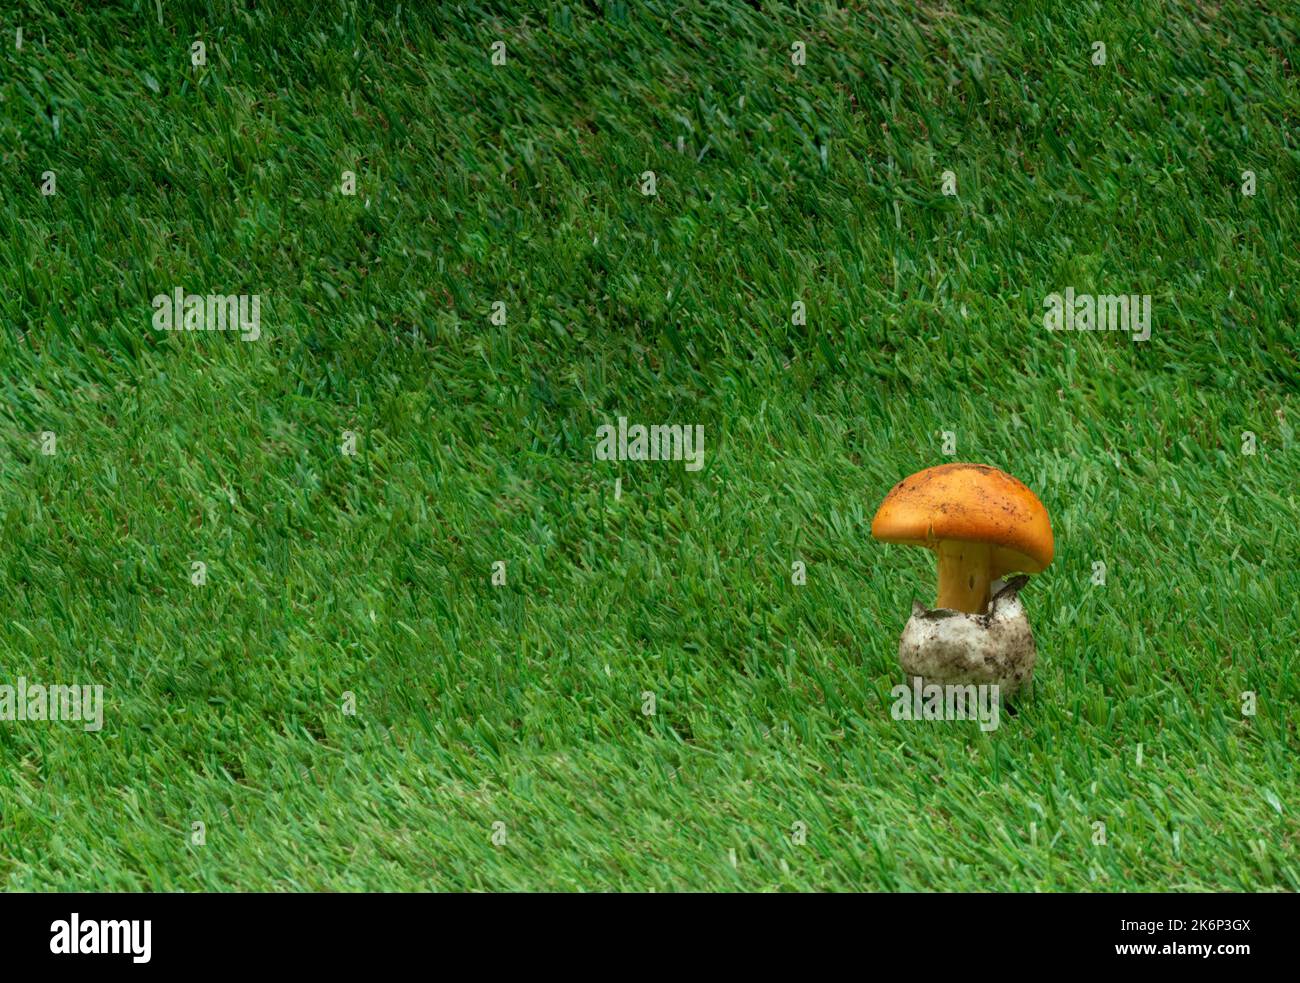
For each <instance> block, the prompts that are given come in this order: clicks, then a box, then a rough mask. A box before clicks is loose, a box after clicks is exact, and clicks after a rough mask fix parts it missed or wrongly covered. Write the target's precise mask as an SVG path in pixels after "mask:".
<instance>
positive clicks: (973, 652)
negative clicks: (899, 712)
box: [871, 464, 1054, 695]
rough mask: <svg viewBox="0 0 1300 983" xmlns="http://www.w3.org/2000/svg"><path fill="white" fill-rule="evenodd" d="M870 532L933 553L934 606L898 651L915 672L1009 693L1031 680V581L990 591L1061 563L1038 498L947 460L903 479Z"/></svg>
mask: <svg viewBox="0 0 1300 983" xmlns="http://www.w3.org/2000/svg"><path fill="white" fill-rule="evenodd" d="M871 535H872V536H873V537H874V538H876V539H879V540H881V541H882V542H886V543H902V544H905V545H910V546H924V547H926V548H927V549H930V550H933V551H934V553H935V557H936V559H937V565H938V573H939V593H938V598H937V600H936V601H935V610H933V611H926V610H925V609H924V608H922V607H921V606H920V605H919V604H918V605H915V606H914V612H913V615H912V618H911V620H910V621H909V622H908V624H907V628H906V629H905V630H904V632H903V639H902V642H901V644H900V647H899V659H900V661H901V662H902V663H903V667H904V669H905V670H906V671H908V672H909V673H913V672H914V673H915V674H917V675H920V676H922V677H925V678H927V679H929V680H931V681H934V682H939V683H962V682H976V683H992V682H998V683H1000V684H1001V685H1002V688H1003V692H1005V693H1006V695H1010V693H1011V692H1014V691H1015V690H1016V689H1018V688H1019V686H1020V685H1021V684H1022V683H1023V682H1027V681H1028V680H1029V679H1031V678H1032V675H1033V665H1034V658H1035V647H1034V640H1033V635H1032V634H1031V633H1030V631H1029V621H1028V618H1027V617H1026V616H1025V613H1024V607H1023V605H1022V604H1021V603H1020V599H1019V597H1018V593H1019V590H1020V588H1021V587H1022V586H1023V585H1024V583H1025V581H1026V580H1027V578H1017V580H1016V581H1014V582H1013V583H1011V584H1010V585H1008V586H1007V587H1005V588H1004V589H1002V590H1001V591H1000V593H999V594H998V596H997V598H996V599H995V601H996V603H995V604H994V606H993V608H992V609H990V606H989V594H990V590H991V588H993V587H996V586H1000V584H999V583H998V582H999V580H1000V578H1002V577H1004V576H1006V575H1007V574H1010V573H1039V572H1041V571H1042V570H1043V569H1044V568H1046V566H1047V565H1048V564H1049V563H1051V562H1052V554H1053V549H1054V546H1053V541H1052V526H1051V523H1050V521H1049V520H1048V517H1047V509H1045V508H1044V507H1043V503H1042V502H1040V501H1039V500H1038V498H1037V496H1035V495H1034V493H1033V492H1032V491H1030V490H1029V489H1028V488H1027V487H1025V485H1024V484H1022V483H1021V482H1019V481H1017V480H1016V479H1015V478H1013V477H1011V475H1009V474H1006V473H1004V472H1002V471H999V470H998V469H997V468H993V467H989V466H988V465H985V464H941V465H939V466H938V467H933V468H926V469H925V470H924V471H918V472H917V473H916V474H914V475H912V476H911V477H908V478H904V479H903V480H902V481H900V482H899V483H898V484H897V485H895V486H894V487H893V488H892V489H891V490H890V492H889V494H888V495H886V496H885V500H884V501H883V502H882V503H881V505H880V508H879V510H877V512H876V517H875V518H874V519H873V520H872V521H871Z"/></svg>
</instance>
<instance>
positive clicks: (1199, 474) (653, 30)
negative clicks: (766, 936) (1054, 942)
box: [0, 0, 1300, 891]
mask: <svg viewBox="0 0 1300 983" xmlns="http://www.w3.org/2000/svg"><path fill="white" fill-rule="evenodd" d="M254 6H256V7H257V8H258V9H244V8H251V7H254ZM759 6H761V7H762V8H763V9H762V10H759V9H756V8H757V7H759ZM162 7H163V10H162V15H161V24H160V23H159V13H158V8H157V5H156V4H155V3H154V2H152V0H137V2H117V3H105V4H102V5H101V4H100V3H97V2H90V0H85V2H80V3H78V2H71V3H68V4H54V3H46V2H43V0H39V2H38V0H33V2H29V3H26V4H19V5H17V7H16V8H15V7H14V6H9V7H7V8H6V9H5V11H4V12H3V15H2V16H0V162H2V164H0V386H2V387H3V392H2V398H0V526H2V528H0V537H2V539H0V542H2V547H0V685H16V683H17V680H18V678H19V677H22V678H24V679H25V680H26V681H27V683H29V684H31V683H39V684H45V685H52V684H95V685H102V686H103V687H104V701H105V705H104V720H103V728H102V730H99V731H97V732H89V733H88V732H86V731H85V729H84V728H83V726H82V725H81V724H80V723H78V722H74V721H58V722H53V721H33V720H26V721H18V720H13V721H0V885H2V886H3V887H5V888H7V889H10V890H55V889H57V890H74V889H75V890H84V889H114V890H240V889H255V890H285V891H296V890H361V889H370V890H404V891H405V890H565V891H568V890H605V889H623V890H656V891H666V890H714V889H721V890H859V889H867V890H890V891H893V890H971V889H983V890H1017V891H1025V890H1098V891H1137V890H1157V891H1163V890H1250V891H1255V890H1262V891H1294V890H1297V889H1300V824H1298V823H1297V816H1298V814H1300V795H1298V794H1297V786H1298V784H1300V754H1298V752H1300V735H1298V734H1297V727H1300V668H1298V667H1297V654H1298V652H1300V601H1298V600H1297V598H1298V597H1300V501H1298V500H1297V475H1300V441H1298V440H1297V436H1298V435H1297V431H1298V430H1300V353H1298V352H1297V337H1298V336H1300V327H1298V325H1300V316H1298V308H1300V303H1298V300H1297V282H1298V281H1300V249H1297V233H1298V232H1300V208H1298V207H1297V188H1298V187H1300V142H1298V141H1300V80H1298V79H1297V74H1296V62H1295V57H1296V53H1297V51H1300V15H1298V14H1297V12H1296V10H1295V8H1294V6H1293V5H1290V4H1286V3H1281V2H1274V0H1269V2H1262V3H1221V4H1202V3H1171V4H1155V3H1138V4H1128V3H1125V4H1118V3H1117V4H1109V3H1107V4H1079V3H1073V2H1062V3H1042V2H1036V0H1030V2H1028V3H1012V2H1006V3H978V4H971V5H966V4H962V5H957V4H947V3H923V4H920V5H913V4H892V3H890V4H885V3H880V4H877V3H853V4H849V5H847V6H845V7H842V8H837V7H834V6H828V5H822V4H801V5H785V4H767V3H763V4H753V5H750V4H742V3H719V4H672V3H663V2H654V0H652V2H644V3H642V2H638V3H630V2H623V0H609V2H604V3H589V4H578V3H569V4H567V5H556V6H554V7H550V6H547V7H543V6H542V5H536V6H535V7H534V6H532V5H524V4H499V5H498V4H479V3H461V4H456V5H454V6H453V5H441V4H432V3H431V4H422V3H416V4H403V5H401V6H400V7H398V6H397V5H395V4H374V5H372V4H368V3H335V2H332V0H331V2H311V3H308V2H300V0H285V2H280V3H275V4H265V5H260V4H259V5H252V4H233V3H225V2H211V3H199V2H173V0H168V2H166V3H165V4H163V5H162ZM65 8H66V9H65ZM19 28H21V30H22V39H21V46H19V45H18V43H17V42H18V36H17V31H18V29H19ZM196 41H201V42H203V44H204V48H203V54H204V57H205V59H206V64H204V65H200V66H195V65H193V64H192V57H193V55H192V47H191V46H192V45H193V44H194V42H196ZM497 42H502V44H503V47H498V48H496V51H497V52H498V54H503V55H504V64H493V53H494V45H495V44H496V43H497ZM796 42H801V43H802V45H803V47H802V49H798V48H797V47H796ZM1096 42H1101V43H1102V44H1104V45H1105V62H1104V64H1097V63H1095V62H1096V61H1097V56H1098V54H1099V49H1097V48H1096V47H1095V43H1096ZM801 52H802V54H801ZM800 57H802V58H803V59H804V64H794V63H793V60H792V59H794V60H797V59H798V58H800ZM497 60H498V61H499V60H500V58H499V57H498V59H497ZM344 171H351V172H353V173H354V174H355V180H356V194H355V195H345V194H343V193H341V190H340V189H341V187H342V183H343V181H344V180H345V179H344V176H343V172H344ZM945 171H950V172H952V174H951V182H950V183H952V182H955V190H956V194H955V195H952V194H944V187H943V185H944V172H945ZM1247 171H1249V172H1251V173H1252V175H1253V178H1252V179H1249V180H1253V188H1252V189H1251V190H1253V191H1254V194H1246V193H1243V187H1244V186H1245V185H1246V183H1247V181H1248V179H1247V178H1246V177H1245V176H1244V174H1243V172H1247ZM47 172H53V175H54V184H53V185H52V186H51V185H50V184H49V179H48V178H47V177H46V173H47ZM646 172H653V174H654V191H655V193H654V194H653V195H650V194H644V193H643V189H645V188H646V187H647V184H646V179H645V174H646ZM44 190H53V191H54V193H53V194H45V193H43V191H44ZM949 190H952V188H951V187H950V189H949ZM178 287H179V288H181V289H182V290H183V291H185V292H192V293H198V294H207V293H215V294H223V295H239V294H244V295H253V294H256V295H258V296H259V297H260V298H261V324H260V338H258V340H256V341H243V340H241V338H240V337H239V336H238V334H235V333H230V332H226V333H219V332H163V331H157V330H155V329H154V327H153V325H152V323H151V319H152V317H153V313H154V312H153V309H152V307H151V298H153V297H154V296H155V295H157V294H169V295H170V294H171V293H172V291H174V290H175V289H176V288H178ZM1067 288H1070V289H1072V290H1073V291H1075V292H1076V293H1078V294H1095V295H1103V294H1121V293H1122V294H1135V295H1150V297H1151V304H1152V322H1151V333H1150V338H1149V339H1148V340H1145V341H1137V340H1134V337H1133V335H1132V333H1125V332H1122V331H1113V332H1100V333H1098V332H1088V333H1082V332H1063V331H1062V332H1053V331H1049V330H1047V329H1046V327H1045V326H1044V323H1043V315H1044V310H1045V308H1044V301H1045V298H1046V297H1048V295H1050V294H1052V293H1054V292H1062V291H1065V290H1066V289H1067ZM796 302H799V303H802V304H803V305H804V306H803V310H804V311H805V312H806V316H804V317H799V316H797V315H798V310H797V309H796V307H795V304H796ZM494 312H495V313H496V316H495V317H494ZM800 322H803V323H800ZM620 416H625V417H627V418H628V419H629V421H630V422H632V423H640V424H644V425H651V424H682V425H692V426H693V425H699V426H702V427H703V432H704V466H703V468H702V469H701V470H699V471H689V470H687V469H686V467H685V466H684V464H683V463H681V462H676V463H674V462H649V461H623V462H619V461H604V460H598V459H597V457H596V444H597V431H598V429H599V428H600V427H601V426H602V425H604V424H616V423H617V420H618V418H619V417H620ZM945 432H946V433H947V434H949V435H950V436H951V442H950V449H952V450H953V453H952V454H946V453H945V446H944V442H945ZM349 433H350V434H351V435H353V436H352V438H351V439H354V440H355V451H356V452H355V454H346V453H344V452H343V448H344V445H345V443H346V442H348V441H349V439H350V438H349V437H348V436H347V434H349ZM48 434H53V435H54V437H53V439H52V440H51V439H50V438H49V437H48V436H46V435H48ZM952 443H955V447H952ZM47 451H52V453H47ZM953 460H957V461H976V462H982V463H987V464H992V465H996V466H998V467H1000V468H1003V469H1005V470H1006V471H1008V472H1010V473H1012V474H1014V475H1016V476H1017V477H1019V478H1020V479H1021V480H1023V481H1024V482H1025V483H1026V484H1028V485H1029V486H1030V487H1031V488H1032V489H1033V490H1034V491H1035V492H1036V493H1037V494H1038V496H1039V497H1040V498H1041V500H1042V501H1043V503H1044V504H1045V505H1046V507H1047V509H1048V510H1049V512H1050V514H1051V516H1052V523H1053V527H1054V530H1055V535H1056V559H1055V561H1054V562H1053V564H1052V565H1051V566H1050V567H1049V568H1048V569H1047V570H1046V571H1045V572H1044V573H1042V574H1041V575H1039V576H1036V577H1034V578H1032V579H1031V581H1030V583H1029V585H1028V587H1027V588H1026V589H1025V591H1024V594H1023V597H1024V599H1025V603H1026V606H1027V608H1028V611H1029V617H1030V619H1031V622H1032V624H1033V626H1034V631H1035V634H1036V637H1037V640H1038V645H1039V663H1038V669H1037V673H1036V683H1035V687H1034V691H1033V693H1032V694H1031V695H1030V696H1028V697H1027V698H1024V699H1019V700H1018V701H1017V702H1016V705H1015V707H1014V713H1013V712H1010V711H1009V712H1007V713H1004V714H1003V716H1002V718H1001V722H1000V726H999V727H998V728H997V729H996V730H994V731H991V732H988V733H985V732H982V731H981V730H980V728H979V727H978V725H976V724H975V723H973V722H960V721H958V722H924V721H920V722H913V721H897V720H894V719H893V717H892V716H891V713H890V709H891V705H892V702H893V701H892V699H891V697H890V690H891V689H892V688H893V687H894V686H896V685H897V684H899V683H900V682H902V671H901V670H900V668H899V666H898V662H897V645H898V636H899V633H900V632H901V630H902V627H903V624H904V622H905V621H906V619H907V617H908V614H909V613H910V608H911V602H912V600H913V598H917V599H920V600H921V601H922V602H924V603H927V604H928V603H932V602H933V600H934V590H935V584H934V580H935V570H934V560H933V558H932V557H931V556H930V555H929V554H927V553H926V552H925V551H923V550H918V549H911V548H905V547H900V546H887V545H883V544H879V543H876V542H874V541H873V540H872V539H871V536H870V522H871V518H872V515H873V513H874V511H875V509H876V507H877V505H878V504H879V502H880V500H881V499H882V498H883V497H884V495H885V493H886V492H887V491H888V490H889V489H890V487H892V486H893V485H894V483H895V482H897V481H898V480H899V479H900V478H902V477H904V476H906V475H908V474H910V473H912V472H914V471H917V470H919V469H921V468H924V467H929V466H932V465H935V464H940V463H944V462H945V461H953ZM498 561H500V562H501V563H503V564H504V566H502V567H497V568H496V569H497V570H498V571H503V572H504V578H505V582H504V584H498V585H494V583H493V571H494V564H496V563H498ZM796 561H797V562H800V563H802V564H804V565H805V568H806V583H803V584H798V583H794V582H793V581H794V580H795V579H798V578H796V577H795V576H794V570H795V569H796V568H795V563H796ZM195 563H203V564H205V565H206V582H205V583H202V584H199V585H196V584H195V583H194V582H193V581H194V579H199V580H202V579H203V578H202V577H201V576H198V574H197V573H196V571H199V570H200V569H201V568H197V567H195V566H194V564H195ZM1099 564H1101V565H1104V568H1103V566H1099ZM497 579H498V580H499V579H500V577H499V576H498V578H497ZM1243 694H1253V696H1243ZM650 709H652V710H653V712H652V713H649V712H646V711H647V710H650ZM353 710H354V711H355V712H350V711H353ZM1244 710H1246V711H1253V713H1251V712H1244ZM196 824H202V826H201V827H200V826H197V825H196ZM1103 834H1104V836H1103ZM1103 839H1104V842H1103Z"/></svg>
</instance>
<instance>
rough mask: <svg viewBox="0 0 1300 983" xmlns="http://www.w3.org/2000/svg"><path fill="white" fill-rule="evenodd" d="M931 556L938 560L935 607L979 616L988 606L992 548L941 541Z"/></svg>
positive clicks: (991, 573) (991, 571) (983, 545)
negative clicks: (937, 596)
mask: <svg viewBox="0 0 1300 983" xmlns="http://www.w3.org/2000/svg"><path fill="white" fill-rule="evenodd" d="M934 552H935V555H936V556H938V558H939V599H938V600H937V601H935V607H939V608H952V609H953V610H954V611H965V612H966V613H967V614H983V613H984V611H985V609H986V608H987V607H988V606H989V582H990V581H991V580H992V579H993V576H992V575H993V569H992V568H993V547H992V546H990V545H989V544H988V543H963V542H959V541H956V540H943V541H941V542H940V543H939V544H938V545H937V546H936V547H935V548H934Z"/></svg>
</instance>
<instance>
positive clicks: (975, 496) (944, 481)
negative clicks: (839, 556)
mask: <svg viewBox="0 0 1300 983" xmlns="http://www.w3.org/2000/svg"><path fill="white" fill-rule="evenodd" d="M871 535H872V536H873V537H874V538H876V539H879V540H881V541H882V542H886V543H902V544H906V545H909V546H927V547H930V548H931V549H933V548H935V547H936V546H938V544H939V543H940V542H943V541H945V540H948V541H959V542H967V543H987V544H989V545H990V546H991V547H993V556H992V567H993V569H992V575H993V576H994V577H1002V576H1004V575H1005V574H1008V573H1039V572H1040V571H1042V570H1043V569H1044V568H1045V567H1046V566H1047V565H1048V564H1049V563H1051V562H1052V555H1053V553H1054V551H1055V544H1054V542H1053V539H1052V524H1051V522H1050V521H1049V520H1048V517H1047V509H1046V508H1044V507H1043V503H1042V502H1040V501H1039V500H1038V496H1036V495H1035V494H1034V493H1033V492H1032V491H1030V490H1029V489H1028V488H1027V487H1026V486H1025V485H1024V484H1023V483H1022V482H1020V481H1017V480H1016V479H1015V478H1013V477H1011V475H1009V474H1007V473H1005V472H1003V471H999V470H998V469H997V468H993V467H989V466H988V465H987V464H940V465H938V466H937V467H933V468H926V469H925V470H924V471H918V472H917V473H916V474H914V475H912V476H910V477H908V478H904V479H903V480H902V481H900V482H899V483H898V484H896V485H895V486H894V487H893V488H892V489H890V491H889V494H888V495H886V496H885V500H884V501H883V502H881V503H880V508H879V509H878V510H877V511H876V517H875V518H874V519H872V520H871Z"/></svg>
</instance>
